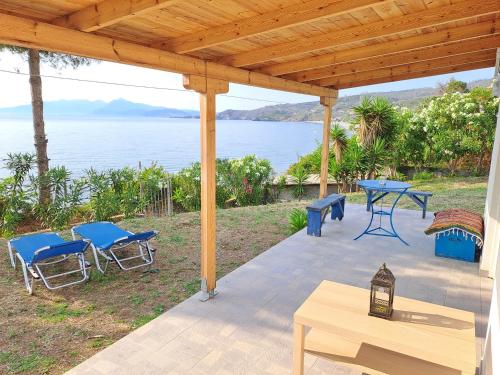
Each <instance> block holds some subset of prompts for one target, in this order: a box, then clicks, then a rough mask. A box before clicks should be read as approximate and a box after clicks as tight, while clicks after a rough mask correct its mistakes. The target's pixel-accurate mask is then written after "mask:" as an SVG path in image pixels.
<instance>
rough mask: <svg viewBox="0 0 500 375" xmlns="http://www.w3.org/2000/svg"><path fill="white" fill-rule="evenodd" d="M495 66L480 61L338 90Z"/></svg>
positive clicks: (355, 82) (358, 81) (343, 85)
mask: <svg viewBox="0 0 500 375" xmlns="http://www.w3.org/2000/svg"><path fill="white" fill-rule="evenodd" d="M494 65H495V60H485V61H478V62H474V63H469V64H461V65H455V66H448V67H444V68H437V69H432V70H428V71H423V72H415V73H405V74H403V75H392V76H384V77H379V78H371V79H365V80H361V79H356V80H352V81H351V82H345V83H341V84H339V85H338V86H337V87H336V88H338V89H339V90H340V89H348V88H353V87H361V86H369V85H376V84H379V83H388V82H396V81H403V80H407V79H415V78H423V77H431V76H437V75H441V74H449V73H458V72H464V71H467V70H475V69H483V68H490V67H492V66H494Z"/></svg>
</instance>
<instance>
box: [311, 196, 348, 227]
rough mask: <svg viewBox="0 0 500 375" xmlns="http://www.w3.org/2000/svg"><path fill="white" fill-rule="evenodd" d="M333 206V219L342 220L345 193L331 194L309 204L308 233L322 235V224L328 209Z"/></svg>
mask: <svg viewBox="0 0 500 375" xmlns="http://www.w3.org/2000/svg"><path fill="white" fill-rule="evenodd" d="M330 207H331V208H332V214H331V218H332V220H335V219H339V221H340V220H342V218H343V217H344V207H345V195H342V194H331V195H329V196H327V197H326V198H323V199H318V200H317V201H314V202H313V203H312V204H311V205H309V206H307V207H306V208H307V234H308V235H309V236H316V237H321V226H322V225H323V222H324V221H325V217H326V215H327V214H328V211H329V209H330Z"/></svg>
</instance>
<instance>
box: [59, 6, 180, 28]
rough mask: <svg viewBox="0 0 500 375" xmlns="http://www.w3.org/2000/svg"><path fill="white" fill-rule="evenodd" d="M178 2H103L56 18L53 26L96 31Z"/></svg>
mask: <svg viewBox="0 0 500 375" xmlns="http://www.w3.org/2000/svg"><path fill="white" fill-rule="evenodd" d="M179 1H180V0H104V1H101V2H99V3H97V4H95V5H90V6H88V7H86V8H83V9H81V10H78V11H76V12H73V13H70V14H67V15H65V16H62V17H59V18H56V19H55V20H53V21H52V23H53V24H54V25H58V26H62V27H67V28H71V29H77V30H80V31H85V32H90V31H96V30H98V29H101V28H103V27H107V26H111V25H113V24H115V23H118V22H120V21H123V20H126V19H129V18H131V17H134V16H138V15H140V14H142V13H145V12H150V11H153V10H157V9H161V8H165V7H168V6H170V5H172V4H174V3H178V2H179Z"/></svg>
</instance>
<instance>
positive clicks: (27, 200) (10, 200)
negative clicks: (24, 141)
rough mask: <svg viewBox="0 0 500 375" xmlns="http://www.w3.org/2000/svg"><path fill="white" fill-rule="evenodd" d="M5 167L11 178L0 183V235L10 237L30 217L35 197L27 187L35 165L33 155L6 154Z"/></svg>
mask: <svg viewBox="0 0 500 375" xmlns="http://www.w3.org/2000/svg"><path fill="white" fill-rule="evenodd" d="M4 164H5V167H6V168H7V169H8V170H9V171H10V173H11V176H9V177H7V178H5V179H3V180H1V181H0V213H1V214H2V221H1V222H0V235H2V236H4V237H10V236H12V235H13V234H14V233H15V230H16V228H17V227H18V225H19V224H20V223H21V222H22V221H23V220H26V219H27V218H28V217H30V216H31V215H32V207H33V201H34V199H36V195H35V193H34V191H33V189H30V188H29V186H27V181H28V180H29V174H30V172H31V170H32V168H33V166H34V164H35V155H33V154H29V153H17V154H7V158H6V159H5V160H4Z"/></svg>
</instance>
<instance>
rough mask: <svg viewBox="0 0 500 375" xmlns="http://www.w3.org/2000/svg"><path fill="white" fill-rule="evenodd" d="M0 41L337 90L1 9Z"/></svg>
mask: <svg viewBox="0 0 500 375" xmlns="http://www.w3.org/2000/svg"><path fill="white" fill-rule="evenodd" d="M0 43H3V44H10V45H14V46H21V47H27V48H37V49H43V50H47V51H53V52H62V53H67V54H72V55H78V56H86V57H91V58H94V59H99V60H106V61H113V62H118V63H124V64H129V65H136V66H142V67H148V68H153V69H160V70H166V71H169V72H174V73H181V74H194V75H199V76H207V77H209V78H214V79H220V80H225V81H229V82H234V83H240V84H243V85H250V86H257V87H263V88H268V89H274V90H283V91H290V92H296V93H301V94H306V95H315V96H332V97H336V91H333V90H330V89H327V88H323V87H318V86H314V85H310V84H304V83H300V82H294V81H289V80H286V79H282V78H278V77H271V76H268V75H265V74H262V73H256V72H250V71H248V70H244V69H238V68H233V67H229V66H225V65H221V64H217V63H214V62H207V61H204V60H201V59H197V58H193V57H190V56H185V55H178V54H175V53H172V52H168V51H162V50H158V49H154V48H150V47H146V46H142V45H139V44H136V43H130V42H125V41H120V40H116V39H113V38H109V37H104V36H100V35H95V34H92V33H84V32H81V31H77V30H71V29H66V28H63V27H59V26H55V25H51V24H48V23H44V22H36V21H32V20H29V19H25V18H21V17H15V16H11V15H7V14H1V13H0Z"/></svg>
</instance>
